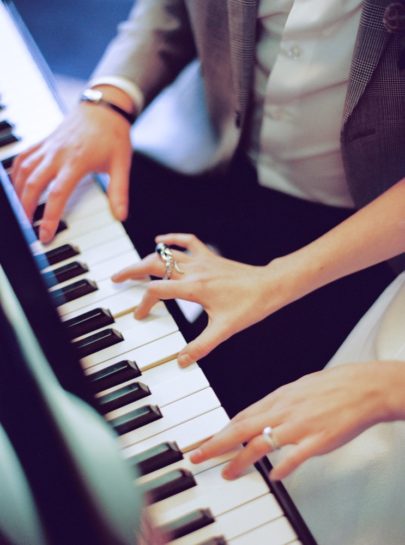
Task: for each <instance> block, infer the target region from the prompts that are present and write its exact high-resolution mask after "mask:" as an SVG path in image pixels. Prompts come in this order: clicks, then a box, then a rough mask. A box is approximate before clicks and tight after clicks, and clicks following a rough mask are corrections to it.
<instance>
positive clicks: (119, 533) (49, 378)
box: [0, 269, 142, 545]
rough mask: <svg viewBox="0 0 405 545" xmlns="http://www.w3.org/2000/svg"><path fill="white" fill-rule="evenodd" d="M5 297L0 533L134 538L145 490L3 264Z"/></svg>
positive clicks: (106, 544) (1, 309) (34, 540)
mask: <svg viewBox="0 0 405 545" xmlns="http://www.w3.org/2000/svg"><path fill="white" fill-rule="evenodd" d="M0 301H1V306H0V342H1V346H2V355H1V358H0V422H1V425H2V426H4V430H5V432H6V434H7V436H8V439H7V437H6V436H5V435H4V433H3V430H2V429H1V428H0V442H1V446H2V447H4V448H2V449H1V452H2V454H1V458H0V464H1V465H0V512H1V513H2V515H1V516H0V524H1V526H0V537H2V538H3V536H6V538H7V537H8V536H10V538H12V540H10V541H9V543H10V544H12V545H28V544H29V545H65V544H66V545H69V544H73V543H74V544H75V545H78V544H80V543H87V544H89V545H90V544H91V545H134V544H135V543H136V540H135V536H136V534H137V531H138V525H139V520H140V513H141V509H142V498H141V494H140V492H139V491H137V490H136V488H135V486H134V484H133V480H134V477H136V475H134V473H133V471H132V470H130V469H129V467H128V466H127V465H126V464H125V462H124V461H123V459H122V457H121V455H120V452H119V447H118V443H117V440H116V437H115V435H114V434H113V432H112V431H111V430H110V429H109V427H108V425H107V424H106V422H105V421H104V420H103V418H102V417H101V416H100V415H99V414H98V413H97V412H96V411H95V410H94V409H93V408H92V407H90V406H89V405H87V404H86V403H85V402H84V401H82V400H80V399H78V398H77V397H75V396H74V395H72V394H70V393H68V392H66V391H65V390H64V389H63V388H62V387H61V386H60V384H59V383H58V381H57V379H56V377H55V375H54V373H53V372H52V370H51V367H50V365H49V364H48V362H47V361H46V359H45V358H44V355H43V352H42V350H41V347H40V346H39V345H38V342H37V339H36V336H35V335H34V333H33V331H32V329H31V327H30V325H29V323H28V321H27V320H26V317H25V315H24V312H23V311H22V308H21V307H20V304H19V301H18V299H17V298H16V296H15V294H14V291H13V289H12V287H11V285H10V283H9V282H8V279H7V277H6V275H5V274H4V271H3V269H0ZM61 350H63V347H61ZM10 442H11V443H12V444H13V447H12V446H11V444H10ZM13 449H14V451H13ZM17 456H18V458H17ZM10 490H12V491H13V494H11V493H10ZM45 498H46V501H44V499H45ZM55 506H56V507H57V509H55ZM55 514H56V515H57V516H55ZM18 521H19V522H18ZM40 521H41V522H40ZM18 525H19V528H18V529H16V527H17V526H18ZM27 535H29V536H30V538H29V541H27V540H26V536H27ZM31 536H32V537H31ZM44 536H45V537H44ZM6 538H4V541H5V543H8V541H7V540H6Z"/></svg>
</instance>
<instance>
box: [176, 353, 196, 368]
mask: <svg viewBox="0 0 405 545" xmlns="http://www.w3.org/2000/svg"><path fill="white" fill-rule="evenodd" d="M177 361H178V363H179V365H180V367H187V365H190V363H192V361H193V360H192V359H191V358H190V356H189V355H188V354H180V355H179V357H178V358H177Z"/></svg>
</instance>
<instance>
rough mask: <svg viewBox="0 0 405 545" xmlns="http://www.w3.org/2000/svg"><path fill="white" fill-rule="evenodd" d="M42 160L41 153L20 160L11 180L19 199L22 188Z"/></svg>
mask: <svg viewBox="0 0 405 545" xmlns="http://www.w3.org/2000/svg"><path fill="white" fill-rule="evenodd" d="M42 159H43V155H42V153H41V152H37V153H34V152H33V153H31V154H30V155H29V156H27V157H26V158H25V159H24V160H21V163H20V166H19V168H18V170H16V171H15V174H14V177H13V178H12V180H13V184H14V189H15V191H16V193H17V195H18V196H19V197H21V195H22V193H23V190H24V186H25V184H26V182H27V180H28V178H29V177H30V176H31V174H32V173H33V172H34V171H35V169H37V168H38V166H39V165H40V163H41V160H42Z"/></svg>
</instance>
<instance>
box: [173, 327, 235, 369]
mask: <svg viewBox="0 0 405 545" xmlns="http://www.w3.org/2000/svg"><path fill="white" fill-rule="evenodd" d="M226 338H227V335H226V334H225V333H224V331H223V329H222V328H221V327H219V326H218V324H217V323H215V322H213V321H212V322H210V323H209V324H208V325H207V327H206V328H205V329H204V331H203V332H202V333H201V334H200V335H199V336H198V337H196V338H195V339H194V340H193V341H191V342H190V343H189V344H188V345H187V346H186V347H185V348H184V349H183V350H182V351H181V352H180V353H179V355H178V357H177V361H178V363H179V365H180V367H187V366H188V365H190V364H191V363H193V362H195V361H198V360H201V359H202V358H204V357H205V356H206V355H207V354H209V353H210V352H212V350H214V348H216V347H217V346H218V345H219V344H221V342H223V341H224V340H225V339H226Z"/></svg>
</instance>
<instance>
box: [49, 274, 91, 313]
mask: <svg viewBox="0 0 405 545" xmlns="http://www.w3.org/2000/svg"><path fill="white" fill-rule="evenodd" d="M97 290H98V286H97V284H96V283H95V282H94V281H93V280H88V279H87V278H84V279H83V280H78V281H77V282H72V284H69V285H68V286H65V287H63V288H59V289H57V290H54V291H51V292H50V293H51V295H52V297H53V299H54V301H55V304H56V305H57V306H60V305H63V304H64V303H67V302H68V301H74V300H75V299H79V297H83V296H84V295H87V294H89V293H93V291H97Z"/></svg>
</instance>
